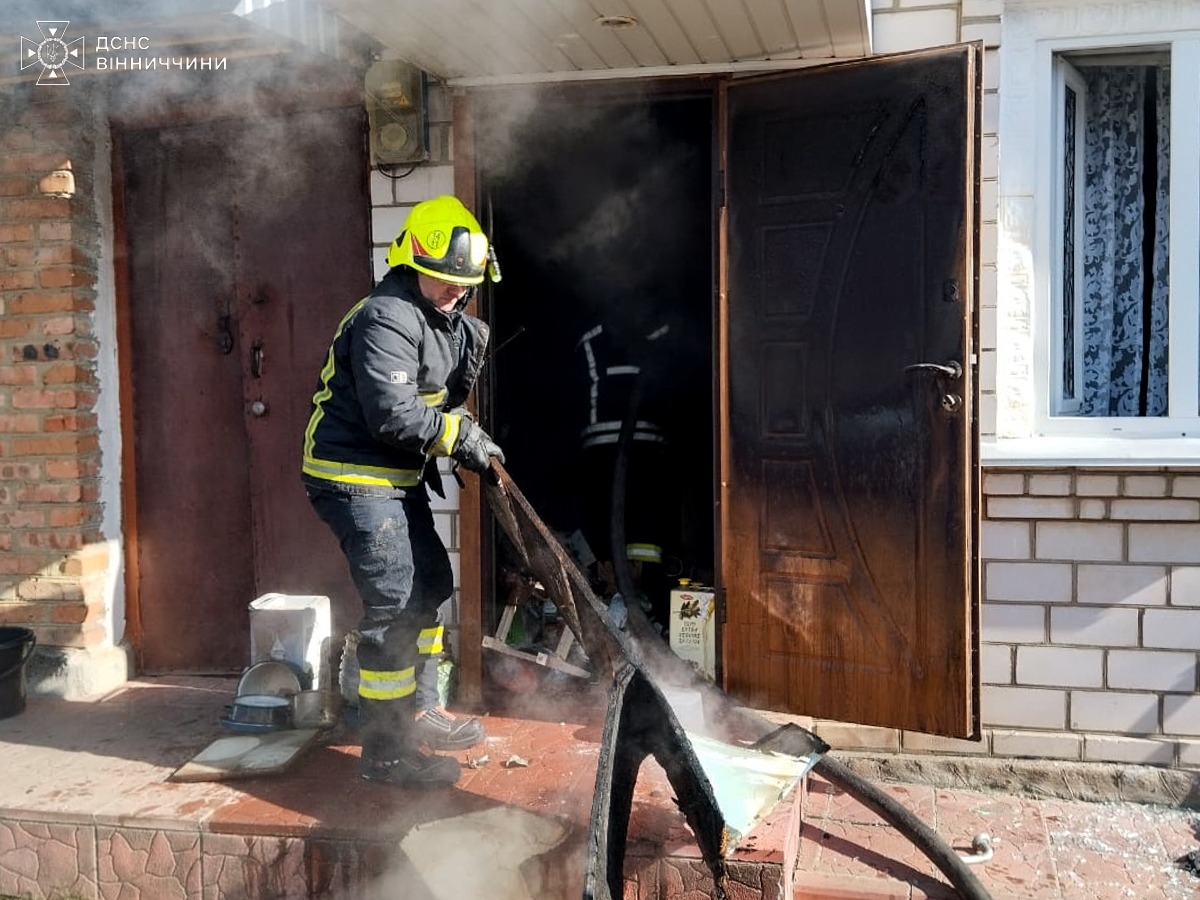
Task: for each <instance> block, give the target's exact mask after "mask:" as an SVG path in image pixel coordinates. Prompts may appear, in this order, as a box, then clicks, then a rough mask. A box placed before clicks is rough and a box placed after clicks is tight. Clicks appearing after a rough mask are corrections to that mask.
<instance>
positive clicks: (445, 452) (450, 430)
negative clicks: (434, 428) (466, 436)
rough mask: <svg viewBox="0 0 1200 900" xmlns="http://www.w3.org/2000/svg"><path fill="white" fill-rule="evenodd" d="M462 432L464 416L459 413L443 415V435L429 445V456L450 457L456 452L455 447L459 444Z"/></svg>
mask: <svg viewBox="0 0 1200 900" xmlns="http://www.w3.org/2000/svg"><path fill="white" fill-rule="evenodd" d="M461 430H462V416H460V415H458V413H442V433H441V434H440V435H438V438H437V440H435V441H434V442H433V443H432V444H430V445H429V455H430V456H449V455H450V454H451V453H452V452H453V450H454V445H455V444H456V443H458V434H459V432H460V431H461Z"/></svg>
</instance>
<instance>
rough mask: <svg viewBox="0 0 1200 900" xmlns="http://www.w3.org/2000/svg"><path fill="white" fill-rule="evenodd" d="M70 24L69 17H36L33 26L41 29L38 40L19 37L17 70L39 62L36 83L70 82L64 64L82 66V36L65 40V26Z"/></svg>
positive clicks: (80, 67) (79, 67)
mask: <svg viewBox="0 0 1200 900" xmlns="http://www.w3.org/2000/svg"><path fill="white" fill-rule="evenodd" d="M70 24H71V23H70V22H69V21H61V22H58V21H56V22H50V21H43V20H40V19H39V20H38V23H37V26H38V29H39V30H40V31H41V32H42V39H41V41H31V40H30V39H29V38H27V37H22V38H21V71H24V70H25V69H28V68H30V67H31V66H41V67H42V74H41V75H39V76H38V80H37V83H38V84H70V83H71V82H70V81H68V80H67V73H66V67H67V66H73V67H74V68H76V69H82V68H83V52H84V40H83V38H81V37H80V38H75V40H73V41H68V40H67V26H68V25H70Z"/></svg>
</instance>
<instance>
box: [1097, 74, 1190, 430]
mask: <svg viewBox="0 0 1200 900" xmlns="http://www.w3.org/2000/svg"><path fill="white" fill-rule="evenodd" d="M1081 73H1082V75H1083V78H1084V80H1085V82H1086V84H1087V102H1086V121H1087V126H1086V131H1085V135H1084V158H1085V169H1086V180H1085V195H1084V228H1083V233H1082V234H1081V235H1079V236H1078V239H1081V240H1082V241H1083V280H1084V284H1083V322H1082V331H1083V336H1084V346H1083V367H1084V371H1083V373H1082V375H1083V397H1082V412H1083V414H1084V415H1093V416H1160V415H1165V414H1166V411H1167V271H1168V237H1169V236H1168V227H1167V223H1168V218H1169V197H1168V192H1167V185H1168V176H1169V160H1170V133H1169V122H1170V117H1169V105H1170V72H1169V69H1168V68H1166V67H1165V66H1147V65H1117V66H1106V65H1101V66H1084V67H1082V68H1081Z"/></svg>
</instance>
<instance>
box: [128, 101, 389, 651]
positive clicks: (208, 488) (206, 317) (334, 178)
mask: <svg viewBox="0 0 1200 900" xmlns="http://www.w3.org/2000/svg"><path fill="white" fill-rule="evenodd" d="M122 144H123V163H124V173H123V177H124V181H125V188H126V189H125V216H124V221H125V228H126V235H127V238H126V243H127V246H128V248H129V311H128V322H129V331H130V340H129V345H130V348H131V353H130V357H131V360H130V368H131V377H132V434H131V435H129V436H127V439H132V441H133V452H132V462H133V471H132V472H131V473H129V477H132V478H134V479H135V486H134V494H135V501H136V533H135V534H132V535H130V538H131V541H132V545H133V547H134V559H133V561H132V565H131V577H132V579H133V584H132V591H131V593H132V599H133V602H132V604H131V606H132V612H133V614H134V616H135V617H136V623H135V626H134V633H135V634H139V635H140V637H139V638H138V644H139V657H140V663H141V665H142V667H143V669H144V670H145V671H150V672H162V671H190V672H222V671H237V670H239V669H241V668H243V667H244V666H245V665H246V664H247V662H248V661H249V613H248V610H247V607H248V605H249V603H250V601H251V600H253V599H254V598H255V597H256V596H258V595H260V594H263V593H267V592H270V591H280V592H285V593H300V594H325V595H329V596H331V597H332V598H334V602H335V608H337V609H341V610H345V609H346V608H347V607H348V606H349V607H351V608H352V607H353V605H354V604H355V603H356V601H355V599H354V595H353V592H352V588H351V587H350V585H349V579H348V577H347V575H346V570H345V563H344V561H343V560H342V558H341V555H340V552H339V551H338V549H337V547H336V544H335V543H334V541H333V539H332V537H331V536H330V535H328V533H327V529H325V528H324V526H323V525H321V523H320V522H319V521H318V520H317V519H316V517H315V515H314V514H313V512H312V510H311V509H310V508H309V507H308V502H307V499H306V498H305V496H304V492H303V489H302V487H301V485H300V483H299V454H300V443H301V437H302V433H303V429H304V423H305V421H306V420H307V417H308V407H309V401H310V398H311V396H312V392H313V389H314V387H315V385H316V380H317V376H318V373H319V371H320V367H321V363H322V360H323V357H324V354H325V351H326V349H327V347H328V341H329V339H330V337H331V336H332V333H333V330H334V328H335V326H336V324H337V322H338V320H339V319H340V317H341V316H342V315H343V314H344V312H345V310H346V309H348V308H349V307H350V305H351V304H352V303H354V302H355V301H356V300H357V299H358V298H359V297H361V296H362V295H363V294H365V293H366V292H367V291H368V290H369V289H370V271H369V257H368V249H369V246H370V237H369V232H368V208H369V207H368V200H367V197H366V184H365V179H366V171H367V169H366V162H365V160H364V156H363V125H362V113H361V110H358V109H341V110H324V111H318V112H304V113H298V114H294V115H289V116H281V117H278V118H267V119H256V120H254V121H246V120H241V119H228V120H223V121H217V122H208V123H204V124H196V125H190V126H181V127H172V128H167V129H154V130H144V131H131V132H127V133H126V134H125V135H123V141H122ZM341 618H342V619H343V622H344V619H345V615H344V614H343V616H341Z"/></svg>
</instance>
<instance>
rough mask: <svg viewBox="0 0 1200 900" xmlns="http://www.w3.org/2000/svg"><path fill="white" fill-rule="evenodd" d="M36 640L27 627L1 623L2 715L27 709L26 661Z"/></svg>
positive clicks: (0, 685)
mask: <svg viewBox="0 0 1200 900" xmlns="http://www.w3.org/2000/svg"><path fill="white" fill-rule="evenodd" d="M35 644H37V636H36V635H35V634H34V633H33V632H32V631H31V630H30V629H28V628H20V627H17V626H14V625H2V626H0V719H7V718H8V717H9V716H15V715H16V714H17V713H19V712H21V711H22V710H24V709H25V663H27V662H28V661H29V657H30V655H31V654H32V653H33V648H34V645H35Z"/></svg>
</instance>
